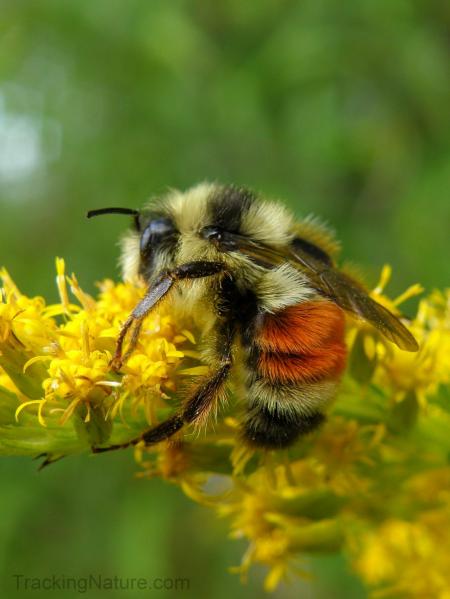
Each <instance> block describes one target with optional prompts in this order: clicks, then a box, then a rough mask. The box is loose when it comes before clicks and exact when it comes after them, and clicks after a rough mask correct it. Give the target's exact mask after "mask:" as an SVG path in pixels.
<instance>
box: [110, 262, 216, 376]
mask: <svg viewBox="0 0 450 599" xmlns="http://www.w3.org/2000/svg"><path fill="white" fill-rule="evenodd" d="M224 271H225V264H223V262H207V261H202V260H201V261H197V262H187V263H186V264H181V265H180V266H177V267H176V268H174V269H173V270H170V271H168V272H165V273H162V274H160V275H159V276H158V277H157V278H156V281H155V283H154V284H152V286H151V287H150V288H149V289H148V291H147V293H146V294H145V296H144V297H143V298H142V300H141V301H140V302H139V303H138V305H137V306H136V307H135V309H134V310H133V312H132V313H131V314H130V316H129V317H128V318H127V320H126V321H125V322H124V324H123V326H122V328H121V330H120V333H119V336H118V338H117V344H116V351H115V353H114V357H113V359H112V360H111V369H112V370H114V371H115V372H118V371H119V370H120V369H121V367H122V364H123V362H124V360H125V359H126V358H128V357H129V356H130V355H131V353H132V351H133V350H134V348H135V347H136V344H137V341H138V338H139V333H140V330H141V326H142V322H143V320H144V318H145V317H146V316H147V315H148V314H149V313H150V311H151V310H153V308H154V307H155V306H157V304H159V302H160V301H161V300H162V299H164V298H165V297H166V296H167V294H168V293H169V291H170V290H171V289H172V287H173V285H174V284H175V283H176V282H178V281H181V280H183V279H200V278H203V277H210V276H213V275H216V274H219V273H221V272H224ZM133 324H134V325H135V328H134V330H133V334H132V336H131V341H130V347H129V348H128V350H127V351H126V353H125V356H123V343H124V341H125V337H126V335H127V333H128V331H129V330H130V328H131V326H132V325H133Z"/></svg>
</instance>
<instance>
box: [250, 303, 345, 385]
mask: <svg viewBox="0 0 450 599" xmlns="http://www.w3.org/2000/svg"><path fill="white" fill-rule="evenodd" d="M344 332H345V316H344V312H343V311H342V310H341V309H340V308H339V307H338V306H336V305H335V304H333V303H332V302H329V301H325V300H324V301H314V302H305V303H302V304H298V305H296V306H289V307H288V308H285V309H284V310H282V311H280V312H278V313H277V314H265V315H264V316H263V317H262V318H261V319H260V321H259V323H258V327H257V330H256V334H255V344H256V346H257V348H258V358H257V365H256V367H257V370H258V371H259V373H260V374H261V375H262V376H263V377H264V378H267V379H269V380H271V381H273V382H280V383H293V382H308V381H311V382H312V381H319V380H323V379H335V378H338V377H339V376H340V374H341V373H342V371H343V370H344V368H345V363H346V354H347V351H346V346H345V342H344Z"/></svg>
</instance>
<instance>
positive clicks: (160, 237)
mask: <svg viewBox="0 0 450 599" xmlns="http://www.w3.org/2000/svg"><path fill="white" fill-rule="evenodd" d="M176 237H177V232H176V229H175V226H174V224H173V222H172V220H171V219H170V218H167V217H159V218H154V219H152V220H150V222H149V223H148V224H147V226H146V227H145V228H144V230H143V231H142V235H141V240H140V251H141V256H142V257H143V258H148V257H149V256H151V255H152V254H153V253H154V252H155V251H156V250H158V249H165V248H167V247H169V246H170V245H172V244H173V242H174V241H175V240H176Z"/></svg>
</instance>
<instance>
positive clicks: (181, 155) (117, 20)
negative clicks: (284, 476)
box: [0, 0, 450, 599]
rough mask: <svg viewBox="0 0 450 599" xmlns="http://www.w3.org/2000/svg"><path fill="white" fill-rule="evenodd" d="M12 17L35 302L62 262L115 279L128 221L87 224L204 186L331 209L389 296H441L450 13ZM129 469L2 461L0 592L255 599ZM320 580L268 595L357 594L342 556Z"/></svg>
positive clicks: (257, 582)
mask: <svg viewBox="0 0 450 599" xmlns="http://www.w3.org/2000/svg"><path fill="white" fill-rule="evenodd" d="M0 11H1V14H0V208H1V212H0V263H1V264H4V265H5V266H7V268H8V269H9V270H10V272H11V274H12V275H13V277H14V278H15V280H16V281H17V283H18V285H19V286H20V288H21V289H22V290H23V291H24V292H25V293H27V294H39V295H44V296H46V297H47V298H48V299H49V300H55V299H56V291H55V286H54V258H55V256H63V257H64V258H65V259H66V261H67V265H68V269H69V270H70V271H72V270H73V271H75V272H76V273H77V276H78V278H79V280H80V282H81V284H82V285H83V287H84V288H86V289H88V290H90V291H94V290H95V287H94V282H95V281H96V280H99V279H101V278H104V277H115V278H117V277H118V269H117V266H116V264H117V258H118V247H117V245H116V241H117V239H118V237H119V236H120V233H121V232H122V231H123V230H124V229H125V228H126V226H127V224H128V221H127V219H126V218H125V219H124V218H120V217H117V218H115V217H105V218H104V219H98V220H96V221H92V222H87V221H86V220H85V218H84V214H85V212H86V210H87V209H89V208H95V207H101V206H108V205H120V206H130V207H140V206H141V205H142V203H143V202H144V201H145V200H146V198H147V197H148V196H149V195H153V194H160V193H162V192H164V190H166V189H167V188H168V187H178V188H185V187H188V186H190V185H192V184H194V183H196V182H198V181H200V180H205V179H207V180H218V181H221V182H232V183H238V184H245V185H249V186H251V187H253V188H255V189H257V190H260V191H262V192H264V193H266V194H268V195H271V196H275V197H280V198H283V200H284V201H285V202H286V203H287V204H289V205H290V206H291V207H292V208H293V209H294V210H295V211H296V213H297V214H298V215H305V214H308V213H310V212H314V213H315V214H317V215H320V216H321V217H322V218H324V219H325V220H327V221H328V222H329V223H331V224H332V225H333V226H334V227H335V228H336V230H337V231H338V235H339V237H340V239H341V240H342V242H343V248H344V250H343V258H344V259H347V260H351V261H352V262H355V263H357V264H359V265H361V266H363V267H364V269H365V271H366V272H367V273H368V279H369V281H370V282H374V281H375V280H376V277H377V273H378V271H379V269H380V267H381V265H382V264H383V263H385V262H389V263H391V264H392V265H393V268H394V279H393V281H392V284H391V286H390V288H389V289H390V291H391V292H392V293H394V294H395V293H397V292H400V291H402V290H403V289H404V287H405V286H407V285H409V284H411V283H414V282H421V283H422V284H424V285H425V287H426V288H427V289H431V288H433V287H435V286H437V287H439V286H441V287H442V286H444V285H446V284H448V283H449V281H450V261H449V253H448V249H449V247H448V239H449V228H450V199H449V189H450V160H449V151H448V150H449V129H450V127H449V106H450V95H449V87H448V38H446V32H447V30H448V25H449V23H450V11H449V5H448V4H446V3H445V2H441V1H437V0H413V1H409V2H407V1H402V0H396V1H395V2H392V0H389V1H388V0H376V1H375V0H373V1H369V0H349V1H348V2H345V3H342V2H338V1H337V0H319V1H317V0H305V1H303V2H294V1H289V0H259V2H245V0H224V1H222V2H215V3H213V2H205V1H204V0H193V1H190V2H188V1H183V0H172V1H171V2H168V1H163V0H147V1H145V0H128V1H127V2H119V1H117V0H93V1H91V2H80V1H79V0H78V1H76V0H33V1H26V0H23V1H22V0H11V1H9V2H8V1H6V2H5V1H3V2H0ZM413 307H414V306H413V305H412V306H411V305H410V307H409V310H411V311H412V310H413ZM407 309H408V307H407ZM135 469H136V467H135V465H134V464H133V459H132V456H131V454H130V453H126V452H124V453H119V452H118V453H117V454H116V455H114V454H112V455H108V456H107V457H103V456H97V457H95V458H92V457H89V456H83V457H80V458H72V459H67V460H63V461H61V462H59V463H57V464H55V465H53V466H52V467H51V468H48V469H47V470H44V471H43V472H41V473H37V472H36V464H35V463H33V462H30V460H28V459H5V458H3V460H2V461H1V462H0V472H1V475H2V483H1V493H0V510H1V518H0V594H2V595H4V594H6V593H7V592H8V593H10V595H9V596H12V595H11V593H12V592H14V591H15V587H14V579H13V578H12V575H13V574H26V575H28V576H45V575H52V574H57V575H58V574H65V575H66V576H70V575H78V576H83V575H86V574H89V573H94V574H103V575H104V576H109V575H118V576H123V577H132V576H145V577H166V576H168V577H170V576H176V577H180V576H181V577H188V578H190V580H191V589H190V591H189V592H183V593H179V595H180V596H186V597H188V596H192V597H214V598H222V597H223V598H225V597H228V596H229V595H230V594H231V593H232V594H233V596H234V597H235V598H236V599H238V598H240V597H253V596H254V597H260V596H261V594H262V591H261V580H262V576H263V571H262V570H259V569H258V568H255V570H254V571H253V572H252V574H251V577H250V581H249V583H248V584H247V586H245V587H241V585H240V583H239V580H238V578H237V577H236V576H234V575H230V574H228V573H227V567H228V566H231V565H236V564H237V563H238V562H239V559H240V556H241V554H242V553H243V551H244V547H245V543H244V542H241V543H237V542H235V541H231V540H229V539H227V538H226V532H227V524H226V522H224V521H217V520H216V519H215V518H214V516H213V514H212V513H210V512H208V511H206V510H205V509H203V508H200V507H198V506H195V505H193V504H192V503H191V502H190V501H189V500H187V499H185V498H184V497H183V496H182V495H181V492H180V491H179V490H178V489H176V488H174V487H171V486H170V485H168V484H165V483H163V482H161V481H149V482H147V481H136V480H135V479H133V472H134V471H135ZM311 567H312V569H313V571H314V572H315V574H316V576H317V582H316V583H314V584H310V583H308V582H305V583H300V582H298V583H296V584H294V585H293V586H291V587H282V588H281V589H280V590H279V591H277V593H276V596H277V597H282V598H289V597H299V596H301V597H305V598H322V599H323V598H332V597H339V598H340V597H343V596H345V597H349V598H351V597H355V598H359V597H366V592H365V591H364V590H363V589H362V587H361V586H360V584H359V583H358V581H357V580H356V579H354V578H353V577H352V575H351V574H350V573H348V572H347V570H346V566H345V564H344V563H343V561H342V560H340V559H335V558H322V559H314V560H313V561H312V565H311ZM2 590H3V592H2ZM19 594H20V595H21V596H33V597H39V596H40V595H41V594H40V593H38V592H31V593H28V594H27V593H24V592H21V593H19ZM59 594H61V595H64V593H59ZM75 594H76V593H67V596H69V595H70V596H74V595H75ZM154 594H155V595H158V596H159V597H172V596H178V594H177V593H174V592H163V591H160V592H156V591H154ZM43 595H44V594H42V596H43ZM88 595H89V596H90V597H96V596H100V595H102V596H105V593H104V592H103V593H102V592H99V593H98V594H96V593H95V592H94V591H91V592H90V593H89V594H88ZM116 596H124V594H123V593H122V594H121V593H114V592H110V593H108V597H116ZM127 596H136V597H138V596H143V593H142V592H140V593H136V594H135V595H133V593H128V594H127Z"/></svg>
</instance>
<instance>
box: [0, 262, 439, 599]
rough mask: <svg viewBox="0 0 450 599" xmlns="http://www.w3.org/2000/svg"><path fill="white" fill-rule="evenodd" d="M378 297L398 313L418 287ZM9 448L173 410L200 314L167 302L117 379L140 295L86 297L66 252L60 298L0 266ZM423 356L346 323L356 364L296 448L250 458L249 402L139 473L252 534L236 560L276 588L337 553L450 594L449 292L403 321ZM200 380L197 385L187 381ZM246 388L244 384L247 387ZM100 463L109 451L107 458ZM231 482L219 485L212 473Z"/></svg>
mask: <svg viewBox="0 0 450 599" xmlns="http://www.w3.org/2000/svg"><path fill="white" fill-rule="evenodd" d="M390 274H391V273H390V269H389V268H388V267H385V269H384V270H383V273H382V277H381V281H380V283H379V285H378V286H377V287H376V288H375V289H374V291H373V292H372V296H373V297H374V298H375V299H376V300H377V301H379V302H381V303H384V304H385V305H386V306H387V307H388V308H389V309H390V310H391V311H393V312H394V313H395V312H396V311H397V306H398V305H399V304H400V303H401V302H403V301H404V300H405V299H408V298H409V297H411V296H413V295H416V294H417V293H420V292H421V289H420V287H419V286H413V287H411V288H410V289H409V290H408V291H407V292H405V294H402V296H400V297H399V298H397V299H396V300H391V299H389V298H388V297H387V296H386V295H385V294H384V288H385V285H386V284H387V282H388V279H389V277H390ZM0 278H1V280H2V288H1V300H2V301H1V302H0V453H1V454H2V455H4V456H6V455H14V454H15V455H29V456H36V455H38V454H46V456H47V462H51V461H52V460H54V459H57V458H59V457H62V456H68V455H70V454H74V453H80V452H89V451H90V447H91V446H92V445H98V444H110V443H111V444H114V443H121V442H124V441H126V440H127V439H130V438H134V437H136V436H139V434H141V433H142V432H143V431H144V430H145V429H146V428H148V426H149V424H154V423H156V422H159V421H161V420H162V419H164V418H165V417H166V416H167V415H168V414H171V413H172V412H173V411H174V410H175V408H176V405H178V400H179V398H180V397H182V396H183V392H182V389H183V387H184V386H185V385H189V384H190V381H194V382H195V381H196V378H197V377H200V376H202V375H204V374H206V373H207V372H208V367H207V365H206V364H205V363H204V362H203V361H202V359H201V354H200V352H199V349H198V345H197V343H196V341H197V337H198V331H197V329H196V328H195V325H194V324H193V322H192V321H190V322H188V324H186V322H187V321H180V320H179V317H178V316H175V314H174V313H172V312H171V311H170V306H167V307H165V308H164V309H162V310H161V309H158V310H157V311H155V312H152V313H151V314H150V315H149V316H148V318H147V319H146V321H145V325H144V328H143V331H142V334H141V336H140V339H139V343H138V345H137V347H136V350H135V352H134V353H133V355H132V356H131V357H130V359H129V360H128V361H127V363H126V364H125V365H124V366H123V369H122V370H121V373H120V374H118V373H115V372H112V371H111V369H110V367H109V363H110V360H111V356H112V354H113V352H114V347H115V342H116V338H117V335H118V332H119V330H120V327H121V324H122V323H123V321H124V320H125V319H126V318H127V316H128V314H129V313H130V311H131V310H132V309H133V307H134V306H135V305H136V303H137V302H138V301H139V299H140V298H141V297H142V295H143V293H144V289H143V288H141V287H139V286H138V285H133V284H132V283H130V282H129V283H119V284H116V283H113V282H112V281H104V282H102V283H101V284H100V292H99V294H98V297H96V298H93V297H91V296H89V295H88V294H86V293H85V292H84V291H83V290H82V289H81V287H80V285H79V284H78V282H77V279H76V277H75V276H74V275H72V276H70V277H68V276H66V274H65V270H64V262H63V261H62V260H58V261H57V285H58V290H59V294H60V301H59V302H58V303H57V304H55V305H46V303H45V301H44V300H43V299H42V298H40V297H35V298H29V297H26V296H25V295H23V294H22V293H21V292H20V291H19V289H18V288H17V286H16V285H15V283H14V282H13V280H12V279H11V277H10V276H9V275H8V273H7V272H6V271H5V270H3V271H1V272H0ZM408 326H409V328H410V330H411V331H412V332H413V334H414V335H415V337H416V338H417V340H418V341H419V343H420V346H421V347H420V351H419V352H417V353H408V352H402V351H401V350H399V349H397V348H396V347H395V346H393V345H392V344H390V343H388V342H384V341H383V340H382V339H381V338H380V336H379V335H377V334H376V333H375V332H374V330H373V329H372V328H370V327H369V326H368V325H366V324H364V323H361V322H359V321H352V322H349V327H348V345H349V352H350V358H349V366H348V372H347V374H346V376H345V377H344V380H343V383H342V386H341V390H340V393H339V395H338V398H337V400H336V402H335V404H334V405H333V407H332V409H331V410H330V413H329V415H328V420H327V422H326V424H325V425H324V426H323V427H322V428H321V429H320V430H318V431H317V432H315V433H313V434H311V435H309V436H308V437H306V438H304V439H302V440H301V441H300V442H299V443H297V444H296V445H295V446H294V447H292V448H291V449H290V450H289V452H287V451H283V452H276V451H275V452H272V451H271V452H252V451H249V450H248V449H247V448H246V447H243V446H242V445H241V443H240V442H239V440H238V435H237V434H236V431H237V427H238V422H239V413H240V412H239V410H240V401H239V400H240V399H241V398H239V397H235V398H234V401H232V402H230V403H229V404H228V405H227V406H224V407H223V410H222V412H221V414H220V415H219V416H218V419H217V422H216V423H215V424H214V425H213V423H209V426H208V423H207V424H206V426H205V429H204V430H202V431H193V429H191V428H188V429H187V430H186V431H185V432H184V434H182V435H179V436H178V437H177V439H176V441H175V442H170V443H169V442H164V443H161V444H159V445H157V446H154V447H150V448H145V447H143V446H141V445H138V446H137V447H136V450H135V457H136V459H137V461H138V464H139V468H140V471H139V474H138V475H139V476H141V477H149V476H158V477H162V478H164V479H167V480H170V481H172V482H173V483H175V484H177V485H179V486H180V487H181V488H182V489H183V491H184V492H185V493H186V494H187V495H188V496H189V497H190V498H191V499H193V500H195V501H197V502H199V503H202V504H204V505H205V506H208V507H210V508H211V509H213V510H214V511H215V512H216V513H217V515H219V516H222V517H226V518H227V519H228V520H229V522H230V529H231V534H232V536H233V537H235V538H242V537H243V538H245V539H247V540H248V543H249V545H248V550H247V552H246V553H245V555H244V557H243V560H242V563H241V565H240V566H239V567H237V568H236V569H235V570H237V571H238V572H239V573H240V574H241V575H242V577H245V575H246V573H247V571H248V569H249V567H250V566H251V565H252V564H253V563H256V562H257V563H262V564H264V565H265V566H266V568H267V577H266V581H265V585H266V588H267V589H268V590H271V589H274V588H275V587H276V586H277V585H278V584H279V582H280V581H281V580H282V579H284V578H287V577H289V576H291V577H292V576H295V575H303V574H304V572H305V570H306V571H307V569H308V568H307V558H306V555H307V554H309V553H311V552H316V553H317V552H318V553H323V554H325V553H329V552H330V551H331V552H337V551H339V552H342V553H343V554H344V556H345V557H346V559H347V560H348V562H349V563H350V564H351V566H352V567H353V569H354V571H355V572H356V573H357V574H358V575H359V576H360V578H361V580H362V581H363V582H364V583H365V584H367V586H368V588H370V589H374V590H375V591H376V592H379V593H380V596H381V595H382V596H386V597H388V596H390V597H417V598H422V597H438V598H441V599H448V597H449V592H448V589H449V588H450V569H449V568H448V563H447V559H448V555H449V554H450V537H449V535H448V530H449V526H450V492H449V488H450V467H449V465H448V456H449V455H450V435H449V431H450V393H449V383H450V361H449V359H448V356H449V355H450V290H447V291H445V292H441V291H434V292H433V293H431V294H430V295H428V296H427V297H425V298H423V299H421V300H420V302H419V306H418V310H417V313H416V315H415V317H414V318H413V319H412V320H411V322H410V323H408ZM191 384H192V383H191ZM237 395H238V394H237ZM96 459H108V456H107V455H104V456H98V457H97V458H96ZM218 477H221V478H222V479H223V484H222V483H221V485H220V487H221V488H224V487H225V490H224V491H223V492H221V493H220V494H217V495H214V494H211V492H210V491H209V490H208V489H211V488H214V485H208V484H207V483H208V481H210V480H212V479H213V480H215V481H217V479H218Z"/></svg>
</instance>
